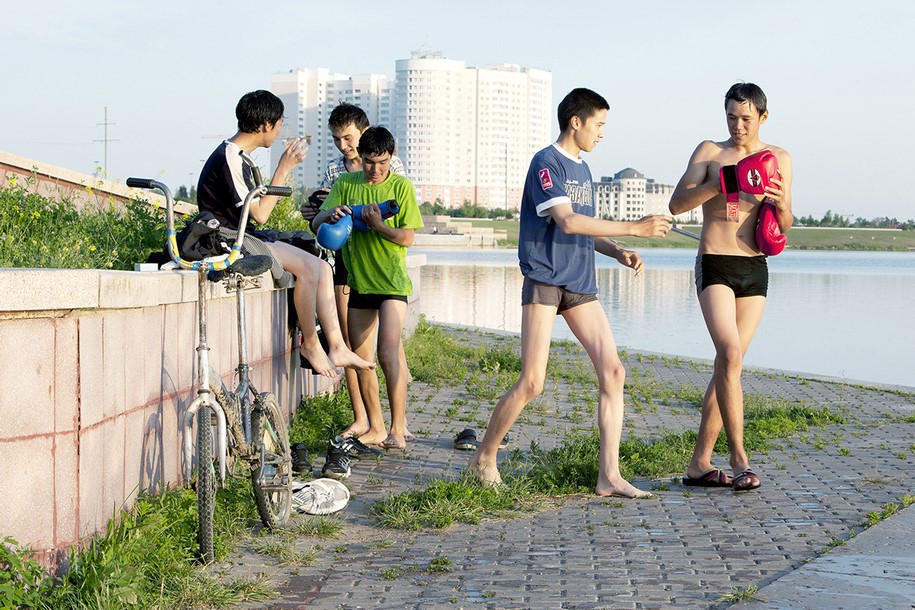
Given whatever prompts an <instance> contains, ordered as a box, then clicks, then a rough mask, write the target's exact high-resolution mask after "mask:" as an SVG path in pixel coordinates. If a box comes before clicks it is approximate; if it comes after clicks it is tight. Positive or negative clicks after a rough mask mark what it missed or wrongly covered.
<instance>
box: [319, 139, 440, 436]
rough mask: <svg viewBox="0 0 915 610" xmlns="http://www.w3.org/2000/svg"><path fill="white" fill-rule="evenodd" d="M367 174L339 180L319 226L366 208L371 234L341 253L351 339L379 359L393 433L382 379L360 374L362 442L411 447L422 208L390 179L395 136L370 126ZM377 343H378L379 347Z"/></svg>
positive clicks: (364, 152)
mask: <svg viewBox="0 0 915 610" xmlns="http://www.w3.org/2000/svg"><path fill="white" fill-rule="evenodd" d="M358 150H359V155H360V156H361V157H362V171H359V172H351V173H348V174H344V175H342V176H340V177H339V178H338V179H337V181H336V182H334V186H333V188H332V189H331V191H330V194H329V195H328V196H327V200H326V201H325V202H324V205H323V206H321V210H322V211H321V212H319V213H318V215H317V216H315V219H314V221H313V223H312V224H313V226H314V227H315V228H317V227H318V226H320V225H321V224H323V223H324V222H336V221H337V220H339V219H340V218H342V217H343V216H344V215H346V214H351V213H352V210H351V209H350V207H349V206H351V205H366V207H365V208H363V212H362V220H363V222H365V224H367V225H368V226H369V230H368V231H353V233H352V235H351V236H350V238H349V241H347V243H346V245H345V246H344V247H343V260H344V262H345V263H346V268H347V269H348V270H349V278H348V279H347V284H348V285H349V286H350V287H351V288H352V292H351V293H350V297H349V337H350V344H351V346H352V349H353V350H354V351H355V352H356V354H357V355H359V356H360V357H361V358H365V359H366V360H374V359H375V354H376V343H377V355H378V362H379V363H380V364H381V370H382V371H384V376H385V381H386V384H387V390H388V400H389V401H390V403H391V428H390V431H388V432H386V431H385V426H384V418H383V416H382V413H381V401H380V399H379V396H378V377H376V375H375V373H374V372H369V373H370V374H363V372H362V371H359V372H358V373H357V378H358V381H359V393H360V394H361V395H362V400H363V402H364V403H365V410H366V413H367V414H368V419H369V430H368V432H366V433H365V434H363V435H361V436H360V437H359V440H360V441H362V442H363V443H366V444H380V445H382V446H384V447H390V448H393V447H396V448H400V449H403V448H405V447H406V445H407V442H406V434H407V416H406V411H407V369H406V368H405V367H404V364H405V363H403V362H402V360H401V358H400V353H401V350H402V349H403V346H402V343H401V342H402V334H403V326H404V320H405V319H406V316H407V297H408V296H409V295H410V294H412V293H413V284H412V283H411V282H410V277H409V276H408V275H407V264H406V256H407V248H408V247H409V246H410V245H412V244H413V232H414V230H415V229H419V228H421V227H422V226H423V221H422V218H421V217H420V215H419V206H417V205H416V195H415V193H414V191H413V184H412V183H411V182H410V181H409V180H408V179H407V178H406V177H405V176H400V175H397V174H393V173H391V157H392V156H393V155H394V136H392V135H391V132H389V131H388V130H387V129H385V128H384V127H369V128H368V129H366V130H365V132H363V134H362V137H361V138H360V139H359V147H358ZM388 199H394V200H396V201H397V203H398V205H399V206H400V210H399V211H398V212H397V214H394V215H393V216H391V217H390V218H388V219H382V217H381V211H380V210H379V209H378V205H377V204H378V203H381V202H383V201H386V200H388ZM376 336H377V342H376Z"/></svg>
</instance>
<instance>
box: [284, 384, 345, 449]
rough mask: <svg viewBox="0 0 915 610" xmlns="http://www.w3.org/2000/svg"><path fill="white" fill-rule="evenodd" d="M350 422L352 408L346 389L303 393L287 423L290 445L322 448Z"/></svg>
mask: <svg viewBox="0 0 915 610" xmlns="http://www.w3.org/2000/svg"><path fill="white" fill-rule="evenodd" d="M352 422H353V409H352V407H351V406H350V402H349V392H348V391H347V390H346V388H341V389H340V390H338V391H336V392H333V393H331V394H322V395H320V396H315V397H313V398H309V397H307V396H303V397H302V402H301V403H300V404H299V408H298V409H296V411H295V414H294V415H293V417H292V422H291V423H290V424H289V440H290V443H292V444H295V443H305V445H306V446H307V447H308V450H309V451H313V452H318V451H323V450H325V449H326V448H327V441H329V440H330V439H332V438H334V437H335V436H336V435H337V433H338V432H339V431H340V430H343V429H344V428H346V427H347V426H348V425H350V424H351V423H352Z"/></svg>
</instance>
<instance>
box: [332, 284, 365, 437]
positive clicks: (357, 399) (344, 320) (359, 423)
mask: <svg viewBox="0 0 915 610" xmlns="http://www.w3.org/2000/svg"><path fill="white" fill-rule="evenodd" d="M349 291H350V288H349V286H334V297H335V298H336V301H337V319H338V320H339V321H340V332H341V333H342V334H343V341H344V342H345V343H346V346H347V347H348V348H350V349H352V347H353V344H352V343H351V342H350V340H349V322H348V315H347V314H348V310H347V308H348V307H349ZM343 375H344V376H345V377H346V387H347V388H348V389H349V402H350V404H351V405H352V407H353V423H352V424H350V425H349V427H347V428H346V430H344V431H343V432H341V433H340V435H341V436H342V437H344V438H347V437H350V436H361V435H363V434H365V433H366V432H368V430H369V418H368V415H366V414H365V404H364V403H363V402H362V394H360V393H359V379H358V378H357V377H356V371H354V370H353V369H351V368H347V369H343Z"/></svg>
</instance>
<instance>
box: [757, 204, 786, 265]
mask: <svg viewBox="0 0 915 610" xmlns="http://www.w3.org/2000/svg"><path fill="white" fill-rule="evenodd" d="M787 241H788V239H787V238H786V237H785V236H784V235H783V234H782V230H781V228H780V227H779V226H778V218H776V216H775V206H774V205H772V204H771V203H767V202H766V201H763V202H762V203H761V204H760V208H759V216H758V217H757V219H756V247H757V248H759V251H760V252H762V253H763V254H765V255H766V256H775V255H776V254H778V253H780V252H781V251H782V250H784V249H785V243H787Z"/></svg>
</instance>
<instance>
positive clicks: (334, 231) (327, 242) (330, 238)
mask: <svg viewBox="0 0 915 610" xmlns="http://www.w3.org/2000/svg"><path fill="white" fill-rule="evenodd" d="M352 232H353V218H352V216H350V215H349V214H347V215H345V216H343V217H342V218H340V220H338V221H337V222H325V223H324V224H322V225H321V226H320V227H318V234H317V238H318V243H319V244H321V245H322V246H324V247H325V248H327V249H328V250H334V251H336V250H339V249H341V248H342V247H343V244H345V243H346V241H347V240H348V239H349V235H350V233H352Z"/></svg>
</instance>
